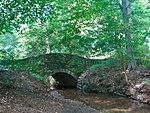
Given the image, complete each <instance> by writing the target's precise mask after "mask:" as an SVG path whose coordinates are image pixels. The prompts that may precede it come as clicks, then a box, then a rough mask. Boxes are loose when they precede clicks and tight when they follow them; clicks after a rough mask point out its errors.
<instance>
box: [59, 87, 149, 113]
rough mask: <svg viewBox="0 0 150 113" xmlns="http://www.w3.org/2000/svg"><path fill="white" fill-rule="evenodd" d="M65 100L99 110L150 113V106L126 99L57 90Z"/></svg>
mask: <svg viewBox="0 0 150 113" xmlns="http://www.w3.org/2000/svg"><path fill="white" fill-rule="evenodd" d="M57 92H58V93H59V94H61V95H62V96H63V98H65V99H71V100H75V101H80V102H83V103H85V104H86V105H88V106H91V107H92V108H95V109H97V110H108V111H114V112H113V113H116V112H123V113H150V105H147V104H143V103H140V102H138V101H136V100H132V99H129V98H126V97H120V96H116V95H112V94H111V95H110V94H101V93H93V92H92V93H85V92H83V91H78V90H76V89H63V90H57Z"/></svg>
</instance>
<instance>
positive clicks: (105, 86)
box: [77, 67, 150, 104]
mask: <svg viewBox="0 0 150 113" xmlns="http://www.w3.org/2000/svg"><path fill="white" fill-rule="evenodd" d="M126 76H127V77H126ZM126 78H127V79H128V80H127V79H126ZM77 88H78V89H81V90H86V91H97V92H102V93H115V94H118V95H122V96H128V97H129V98H132V99H136V100H139V101H140V102H144V103H148V104H150V69H148V68H146V69H137V70H133V71H128V72H124V71H122V70H120V69H116V68H112V67H99V68H96V69H93V70H87V71H85V72H83V73H82V74H81V76H79V79H78V83H77Z"/></svg>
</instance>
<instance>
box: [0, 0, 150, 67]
mask: <svg viewBox="0 0 150 113" xmlns="http://www.w3.org/2000/svg"><path fill="white" fill-rule="evenodd" d="M119 4H120V2H119V1H114V0H105V1H104V0H102V1H97V0H94V1H91V0H86V1H85V0H72V1H68V0H63V1H62V0H55V1H54V0H49V1H45V0H40V1H38V0H32V1H31V0H28V1H24V0H21V1H12V0H2V1H1V2H0V6H1V8H0V12H1V13H0V15H1V16H0V25H1V26H0V27H1V28H2V29H1V31H0V33H5V32H7V31H12V32H13V34H9V36H10V37H14V38H13V40H12V41H11V43H9V44H7V45H6V44H5V43H6V42H9V40H8V38H6V37H7V35H8V34H6V35H1V37H3V38H1V39H0V47H1V49H0V55H1V59H13V58H24V57H29V56H36V55H40V54H47V53H50V52H51V53H69V54H77V55H80V56H84V57H86V58H91V57H98V58H101V57H102V56H103V58H106V57H116V59H120V63H121V64H123V65H126V62H127V53H126V51H125V50H126V40H125V38H124V30H125V29H126V28H127V27H128V25H125V24H123V18H122V14H121V9H120V7H119ZM149 11H150V8H149V2H148V1H145V2H144V1H140V0H136V1H131V19H132V24H131V26H132V28H131V31H132V34H133V38H132V39H131V42H130V43H131V44H132V45H133V50H134V51H133V52H134V54H135V57H136V59H137V61H138V63H139V64H143V63H144V62H145V63H146V62H147V61H148V60H144V59H149V56H150V55H149V54H148V53H149V46H148V38H149V36H150V35H149V30H150V29H149V28H150V27H149V26H150V22H149V16H150V15H149ZM15 28H17V30H18V31H15V30H14V29H15ZM10 45H11V47H10ZM8 46H9V47H8ZM141 51H143V54H141Z"/></svg>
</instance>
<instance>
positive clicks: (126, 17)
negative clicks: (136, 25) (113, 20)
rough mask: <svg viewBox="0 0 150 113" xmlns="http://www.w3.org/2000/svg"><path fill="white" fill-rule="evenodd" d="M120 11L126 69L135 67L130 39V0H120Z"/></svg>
mask: <svg viewBox="0 0 150 113" xmlns="http://www.w3.org/2000/svg"><path fill="white" fill-rule="evenodd" d="M121 11H122V16H123V23H124V26H125V31H124V35H125V39H126V52H127V57H128V70H131V69H135V68H136V61H135V58H134V54H133V48H132V41H131V40H132V39H131V18H130V1H129V0H122V5H121Z"/></svg>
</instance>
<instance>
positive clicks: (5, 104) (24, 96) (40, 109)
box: [0, 84, 99, 113]
mask: <svg viewBox="0 0 150 113" xmlns="http://www.w3.org/2000/svg"><path fill="white" fill-rule="evenodd" d="M0 113H99V111H97V110H95V109H93V108H91V107H89V106H87V105H85V104H83V103H81V102H78V101H72V100H69V99H64V98H63V97H62V96H61V95H60V94H58V92H57V91H50V92H36V93H32V92H24V91H22V90H16V89H13V88H11V87H7V86H4V85H2V84H0Z"/></svg>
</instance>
